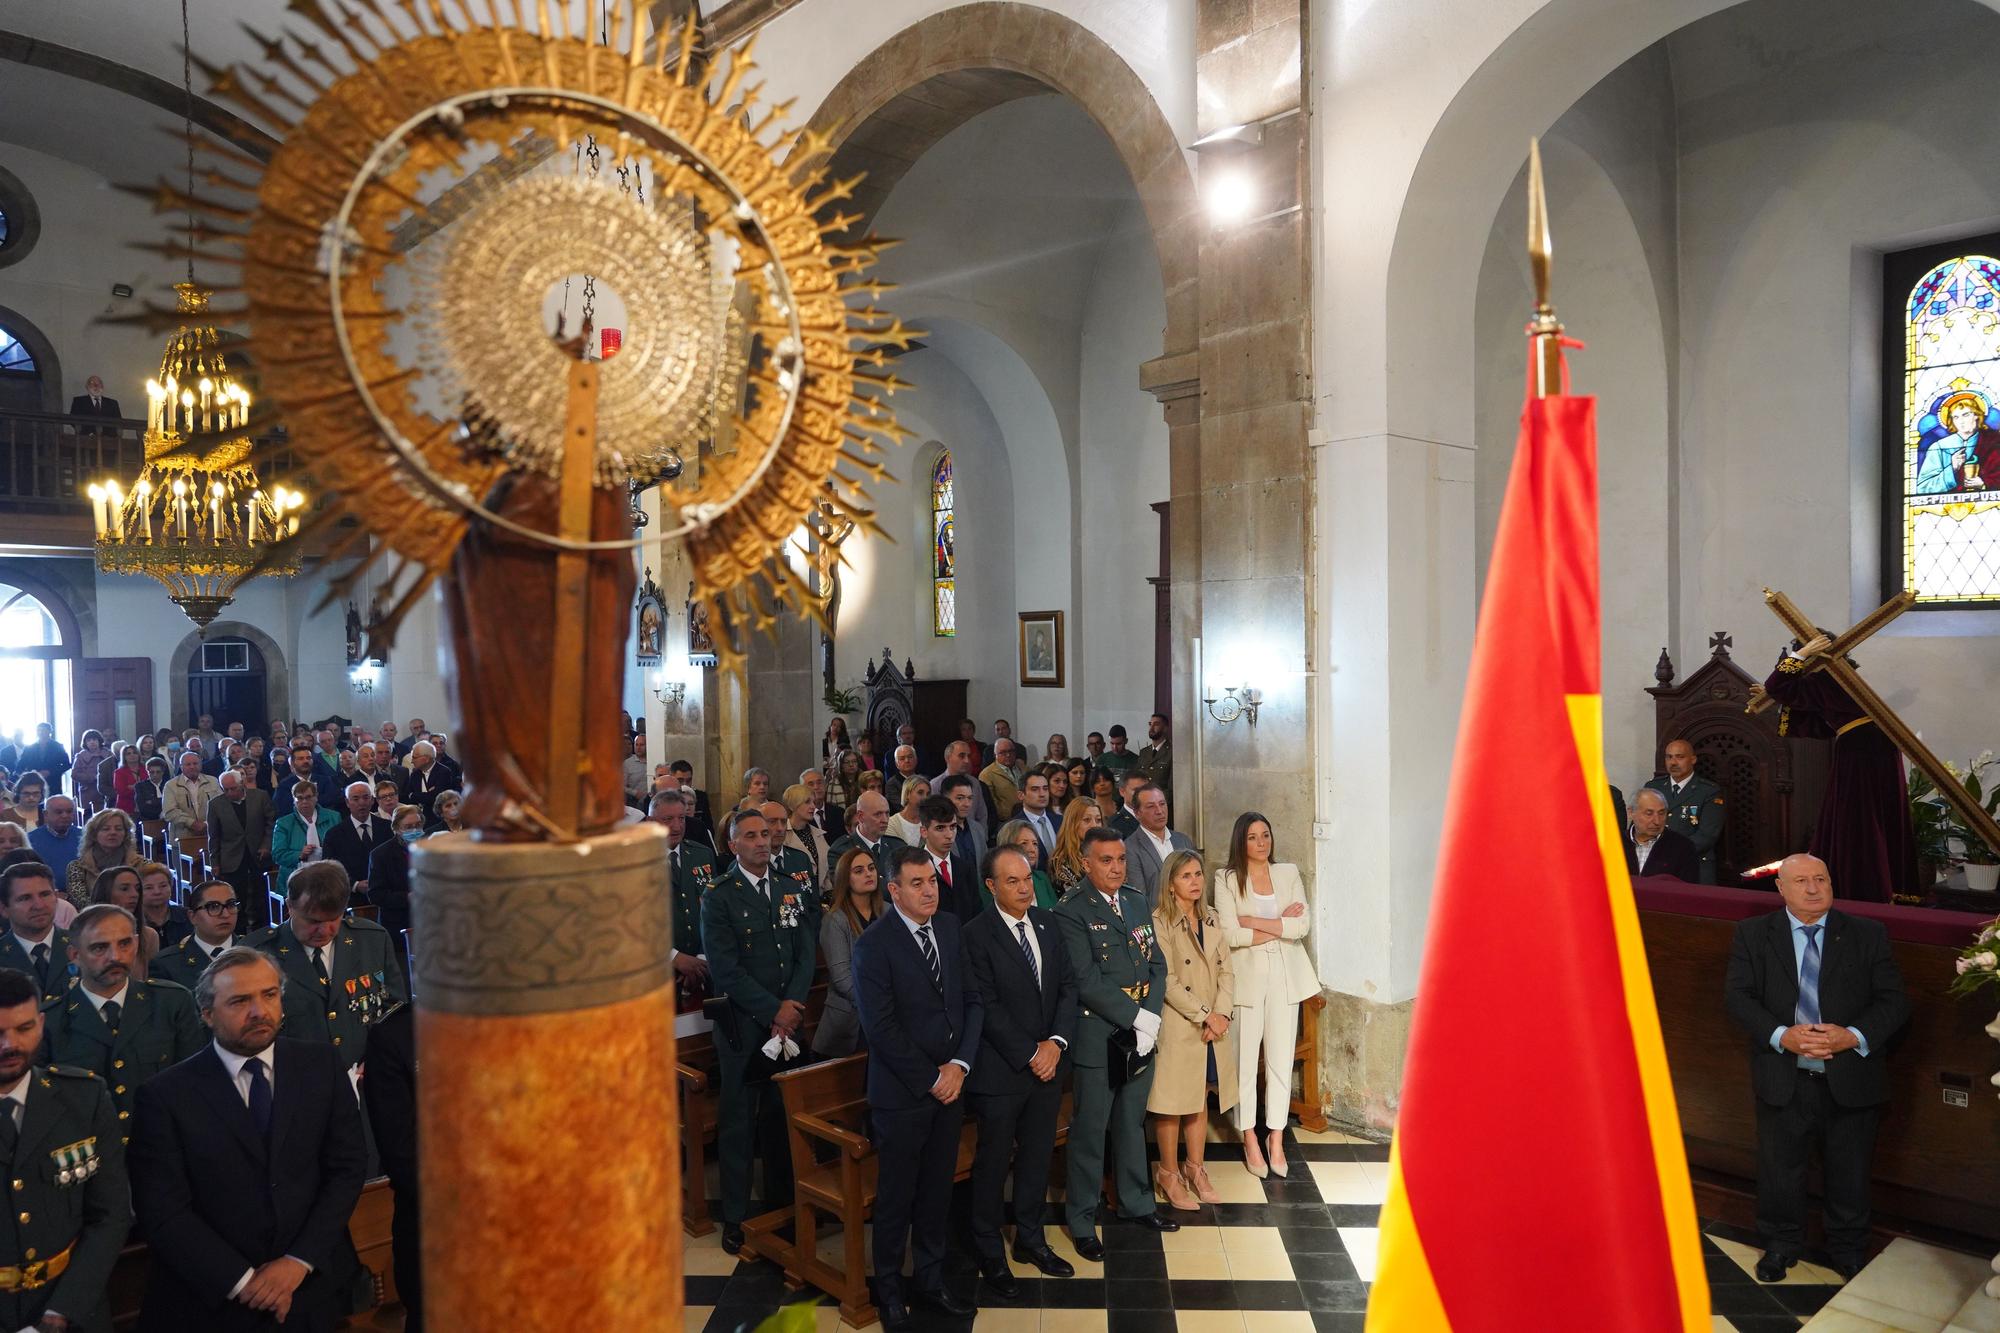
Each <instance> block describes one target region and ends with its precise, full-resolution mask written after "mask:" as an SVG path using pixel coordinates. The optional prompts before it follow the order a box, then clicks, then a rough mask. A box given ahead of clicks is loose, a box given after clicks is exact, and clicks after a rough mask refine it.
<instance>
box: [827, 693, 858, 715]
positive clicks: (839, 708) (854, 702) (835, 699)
mask: <svg viewBox="0 0 2000 1333" xmlns="http://www.w3.org/2000/svg"><path fill="white" fill-rule="evenodd" d="M822 700H823V702H824V703H825V704H826V710H827V711H828V712H829V713H832V714H834V715H835V716H837V717H846V716H847V715H848V714H850V713H858V712H860V711H861V687H860V686H859V685H850V686H849V687H848V688H846V689H844V690H843V689H841V688H840V687H839V686H838V685H828V686H827V687H826V694H825V695H824V696H822Z"/></svg>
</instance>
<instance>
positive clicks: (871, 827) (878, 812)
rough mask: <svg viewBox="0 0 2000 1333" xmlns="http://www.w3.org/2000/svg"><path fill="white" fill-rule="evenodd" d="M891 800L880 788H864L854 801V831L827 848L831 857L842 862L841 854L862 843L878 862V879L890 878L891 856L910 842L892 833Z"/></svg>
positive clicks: (829, 857)
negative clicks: (865, 789) (870, 789)
mask: <svg viewBox="0 0 2000 1333" xmlns="http://www.w3.org/2000/svg"><path fill="white" fill-rule="evenodd" d="M888 829H889V802H888V800H887V799H886V798H885V797H884V796H883V795H882V793H881V792H879V791H864V792H862V793H861V795H860V796H858V797H857V798H855V802H854V831H853V832H852V833H849V834H846V835H845V836H843V837H841V838H840V839H838V840H837V841H836V842H835V843H834V844H833V845H832V846H831V847H828V848H827V849H826V854H827V858H828V859H829V860H830V861H831V862H832V863H833V864H834V865H839V864H840V858H841V857H842V856H844V855H846V854H847V853H848V852H851V851H853V850H854V849H855V848H857V847H859V848H860V849H861V850H863V851H865V852H867V853H868V855H869V856H870V857H871V858H873V860H874V862H875V882H876V883H877V884H887V883H888V882H889V858H890V857H891V856H893V855H894V854H895V853H896V852H897V850H898V849H900V848H903V847H907V846H909V844H908V843H906V842H904V841H903V840H902V839H901V838H899V837H897V836H896V835H895V834H893V833H890V832H889V831H888Z"/></svg>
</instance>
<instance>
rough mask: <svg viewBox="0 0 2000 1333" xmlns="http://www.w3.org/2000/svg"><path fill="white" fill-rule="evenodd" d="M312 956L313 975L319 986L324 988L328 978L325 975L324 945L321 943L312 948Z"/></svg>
mask: <svg viewBox="0 0 2000 1333" xmlns="http://www.w3.org/2000/svg"><path fill="white" fill-rule="evenodd" d="M312 956H313V976H314V977H315V978H317V979H318V981H319V988H320V989H321V990H325V989H326V988H327V985H328V979H327V975H326V946H325V945H321V946H320V947H319V948H317V949H314V950H313V951H312Z"/></svg>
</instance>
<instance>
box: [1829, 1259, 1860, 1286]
mask: <svg viewBox="0 0 2000 1333" xmlns="http://www.w3.org/2000/svg"><path fill="white" fill-rule="evenodd" d="M1867 1263H1868V1261H1867V1260H1866V1259H1829V1260H1828V1261H1827V1265H1826V1266H1827V1267H1828V1268H1831V1269H1832V1270H1833V1271H1834V1272H1836V1273H1838V1274H1840V1280H1841V1281H1842V1282H1852V1281H1854V1275H1855V1274H1857V1273H1859V1272H1860V1271H1861V1270H1862V1269H1863V1268H1864V1267H1866V1266H1867Z"/></svg>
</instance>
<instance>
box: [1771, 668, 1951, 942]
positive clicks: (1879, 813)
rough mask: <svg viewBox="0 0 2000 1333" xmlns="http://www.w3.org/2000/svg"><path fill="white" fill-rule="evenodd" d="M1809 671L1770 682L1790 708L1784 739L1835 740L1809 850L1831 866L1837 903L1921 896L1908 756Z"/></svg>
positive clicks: (1778, 675)
mask: <svg viewBox="0 0 2000 1333" xmlns="http://www.w3.org/2000/svg"><path fill="white" fill-rule="evenodd" d="M1807 665H1808V664H1807V663H1805V662H1802V661H1799V660H1798V659H1796V658H1786V659H1785V660H1784V661H1783V662H1780V663H1779V664H1778V669H1777V670H1776V671H1773V672H1772V673H1771V675H1770V678H1769V679H1768V680H1766V681H1765V682H1764V689H1765V690H1766V691H1767V692H1768V693H1769V694H1770V696H1771V698H1772V700H1773V701H1774V702H1776V703H1778V704H1780V705H1782V706H1783V708H1784V712H1783V714H1782V715H1781V717H1780V720H1779V723H1778V731H1779V734H1781V735H1789V736H1804V737H1807V738H1809V739H1821V738H1827V737H1831V738H1832V740H1833V765H1832V771H1831V772H1830V773H1829V774H1828V775H1827V780H1826V797H1825V799H1824V800H1822V801H1821V802H1820V807H1819V821H1818V822H1817V823H1816V824H1815V825H1814V826H1813V836H1812V846H1810V847H1808V848H1807V849H1806V850H1807V851H1809V852H1811V853H1812V854H1813V855H1814V856H1817V857H1818V858H1819V859H1820V860H1822V861H1824V862H1826V868H1827V872H1828V874H1829V875H1831V876H1832V878H1833V892H1834V896H1835V897H1838V898H1859V899H1864V900H1866V901H1869V902H1878V903H1880V902H1888V901H1889V900H1890V898H1891V897H1892V896H1894V895H1895V894H1898V893H1916V892H1918V891H1919V887H1920V886H1919V885H1918V883H1917V836H1916V832H1915V830H1914V829H1912V828H1911V826H1910V793H1909V789H1908V787H1907V786H1906V785H1905V783H1904V781H1903V756H1902V753H1901V751H1899V750H1897V749H1896V747H1895V745H1894V744H1893V743H1892V742H1891V741H1890V740H1889V738H1888V737H1887V736H1884V735H1883V734H1882V729H1881V728H1880V727H1878V726H1876V725H1875V724H1874V722H1872V721H1870V720H1869V718H1868V715H1867V714H1866V713H1864V712H1863V711H1862V710H1861V707H1860V705H1858V704H1856V703H1855V702H1854V700H1853V699H1852V698H1850V697H1849V696H1848V693H1847V691H1846V690H1844V689H1842V688H1841V687H1840V682H1838V681H1836V680H1835V679H1833V677H1831V676H1829V675H1827V674H1826V672H1824V671H1809V670H1807V669H1806V667H1807Z"/></svg>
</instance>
